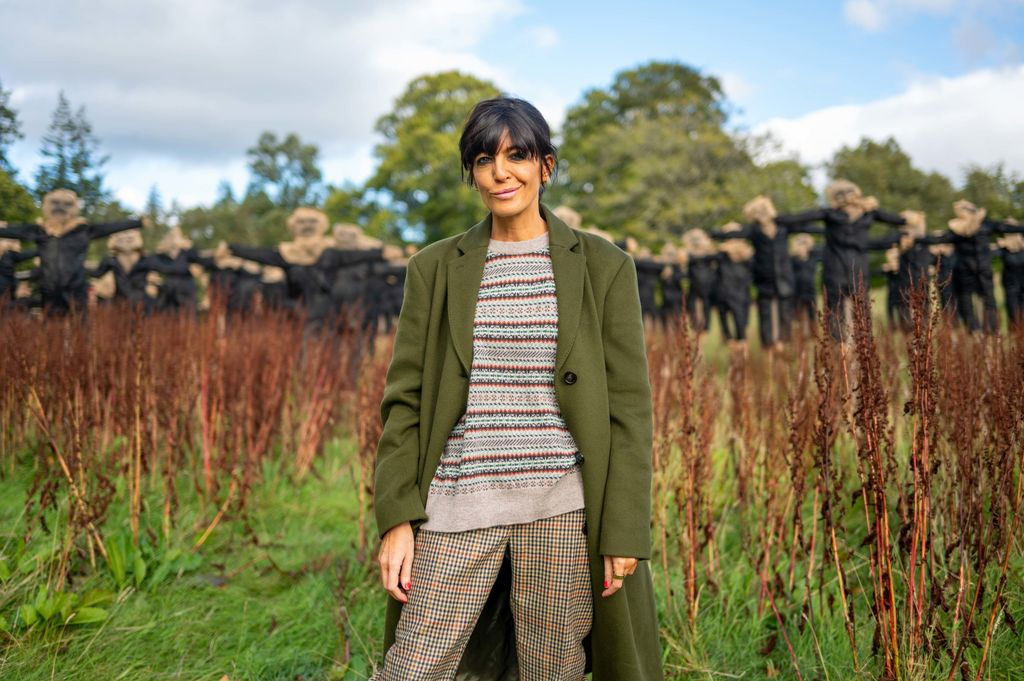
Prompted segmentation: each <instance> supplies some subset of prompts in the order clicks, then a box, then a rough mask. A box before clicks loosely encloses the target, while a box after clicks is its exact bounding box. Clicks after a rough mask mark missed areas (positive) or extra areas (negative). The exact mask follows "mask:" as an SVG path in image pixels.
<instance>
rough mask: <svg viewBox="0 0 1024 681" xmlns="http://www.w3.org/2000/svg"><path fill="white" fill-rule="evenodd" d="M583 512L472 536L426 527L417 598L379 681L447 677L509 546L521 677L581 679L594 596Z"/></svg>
mask: <svg viewBox="0 0 1024 681" xmlns="http://www.w3.org/2000/svg"><path fill="white" fill-rule="evenodd" d="M584 528H585V525H584V510H583V509H582V508H581V509H578V510H575V511H570V512H568V513H563V514H561V515H556V516H552V517H550V518H542V519H540V520H534V521H532V522H529V523H521V524H518V525H502V526H497V527H487V528H482V529H478V530H467V531H464V532H433V531H430V530H419V532H418V534H417V536H416V543H415V549H414V553H413V561H412V589H411V590H410V591H409V593H408V597H409V602H408V603H406V604H405V605H404V606H403V607H402V615H401V617H400V618H399V620H398V628H397V629H396V631H395V643H394V645H392V646H391V648H390V649H389V650H388V652H387V655H386V656H385V658H384V666H383V667H382V668H381V669H380V670H379V672H378V673H377V674H375V675H374V676H372V677H371V681H448V680H450V679H453V678H455V674H456V671H457V669H458V666H459V661H460V660H461V659H462V654H463V651H464V650H465V648H466V643H467V642H468V640H469V637H470V634H471V633H472V631H473V627H474V626H475V625H476V622H477V618H478V617H479V615H480V612H481V610H482V609H483V606H484V602H485V601H486V600H487V596H488V594H489V593H490V591H491V586H492V585H493V584H494V581H495V577H496V576H497V574H498V570H499V568H500V567H501V563H502V559H503V558H504V556H505V552H506V550H507V551H508V552H509V554H510V558H511V565H512V590H511V597H510V604H511V608H512V615H513V619H514V621H515V631H516V637H515V638H516V653H517V655H518V658H519V678H520V680H521V681H581V679H583V670H584V664H585V654H584V651H583V646H582V640H583V639H584V637H586V635H587V634H588V633H589V632H590V627H591V623H592V618H593V600H592V599H593V596H592V593H591V585H590V581H591V579H590V567H589V563H588V561H587V542H586V535H585V534H584V531H585V529H584Z"/></svg>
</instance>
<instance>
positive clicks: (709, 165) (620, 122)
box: [551, 62, 809, 245]
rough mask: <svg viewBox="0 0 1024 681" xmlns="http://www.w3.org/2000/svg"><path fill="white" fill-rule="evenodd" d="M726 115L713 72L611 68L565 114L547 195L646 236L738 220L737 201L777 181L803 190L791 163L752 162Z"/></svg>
mask: <svg viewBox="0 0 1024 681" xmlns="http://www.w3.org/2000/svg"><path fill="white" fill-rule="evenodd" d="M728 113H729V105H728V103H727V102H726V100H725V95H724V93H723V92H722V87H721V84H720V83H719V81H718V79H717V78H714V77H713V76H707V75H704V74H701V73H700V72H699V71H697V70H695V69H693V68H691V67H689V66H686V65H684V64H679V63H675V62H652V63H649V64H646V65H643V66H640V67H637V68H635V69H630V70H626V71H623V72H621V73H618V74H617V75H616V76H615V77H614V79H613V81H612V84H611V85H610V86H609V87H608V88H607V89H593V90H590V91H588V92H586V93H585V94H584V96H583V101H582V102H581V103H579V104H577V105H576V106H574V107H572V108H571V109H570V110H569V112H568V114H567V115H566V120H565V124H564V127H563V129H562V145H561V147H562V148H561V152H560V156H561V160H560V163H559V168H558V175H557V176H556V182H555V184H554V189H553V195H554V197H553V198H552V199H551V202H552V203H557V202H559V201H562V202H565V203H567V204H568V205H570V206H572V207H573V208H575V209H577V210H578V211H580V213H582V214H583V218H584V221H585V222H587V223H591V222H593V223H596V224H597V225H598V226H600V227H602V228H604V229H608V230H611V231H612V232H613V233H616V234H620V233H623V232H624V233H626V234H630V235H632V236H635V237H637V238H639V239H641V240H644V241H649V242H656V241H661V240H663V239H665V238H668V237H671V236H673V235H678V234H680V233H682V232H683V231H685V230H686V229H689V228H691V227H704V228H709V227H714V226H716V225H720V224H721V223H722V222H724V221H725V220H728V219H736V218H739V217H740V211H741V209H742V207H743V203H744V202H745V201H746V200H748V199H750V198H752V197H753V196H754V195H755V194H758V193H762V192H771V191H772V190H773V189H779V188H781V187H782V186H784V185H785V183H786V182H793V183H795V187H796V188H797V191H798V192H800V193H806V191H808V190H809V183H808V180H807V177H806V170H805V169H803V168H802V167H801V166H800V165H799V164H797V163H795V162H792V161H790V162H785V163H784V164H782V165H776V164H769V165H768V166H764V167H759V166H757V165H756V164H755V162H754V160H753V157H752V154H751V151H750V149H748V147H750V146H751V145H752V142H751V140H747V139H744V138H742V137H740V136H737V135H732V134H730V133H729V132H728V131H727V130H726V128H725V125H726V122H727V119H728ZM786 196H787V197H788V196H789V194H787V195H786ZM652 245H653V244H652Z"/></svg>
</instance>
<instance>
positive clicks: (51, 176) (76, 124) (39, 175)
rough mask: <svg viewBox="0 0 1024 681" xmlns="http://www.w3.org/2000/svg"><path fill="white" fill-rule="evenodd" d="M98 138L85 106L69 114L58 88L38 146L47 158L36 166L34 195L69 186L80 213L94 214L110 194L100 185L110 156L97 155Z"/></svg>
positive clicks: (89, 215) (63, 97) (87, 215)
mask: <svg viewBox="0 0 1024 681" xmlns="http://www.w3.org/2000/svg"><path fill="white" fill-rule="evenodd" d="M99 142H100V141H99V138H97V137H96V135H95V134H94V133H93V131H92V124H91V123H89V120H88V119H87V118H86V116H85V107H84V106H83V107H80V108H79V109H78V111H77V112H76V113H74V114H72V113H71V104H70V102H69V101H68V99H67V97H65V96H64V92H63V91H61V93H60V94H59V95H58V97H57V108H56V109H55V110H54V112H53V118H52V120H51V121H50V127H49V129H48V130H47V133H46V135H45V136H44V137H43V146H42V148H41V149H40V153H41V154H42V155H43V157H45V158H46V159H48V161H46V162H44V163H43V165H41V166H39V168H38V169H37V170H36V195H37V196H38V197H39V198H42V197H43V196H44V195H46V194H47V193H48V192H51V191H53V190H54V189H61V188H63V189H70V190H72V191H74V192H75V193H76V194H78V198H79V199H80V200H81V202H82V213H83V215H85V216H86V217H87V218H90V219H91V218H93V217H94V215H93V214H94V213H95V212H96V211H98V210H100V209H101V207H102V204H104V203H105V202H106V201H107V200H108V199H109V196H110V195H109V192H108V191H107V190H106V189H105V188H104V187H103V179H104V175H103V171H102V168H103V166H104V165H105V164H106V163H107V161H108V160H110V157H109V156H100V155H99Z"/></svg>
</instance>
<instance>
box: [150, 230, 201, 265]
mask: <svg viewBox="0 0 1024 681" xmlns="http://www.w3.org/2000/svg"><path fill="white" fill-rule="evenodd" d="M189 248H192V242H191V241H190V240H189V239H187V238H185V235H184V234H183V233H182V231H181V228H180V227H171V229H169V230H168V231H167V234H165V235H164V237H163V238H162V239H160V242H159V243H158V244H157V245H156V248H155V249H154V250H156V252H157V253H161V254H163V255H166V256H168V257H171V258H176V257H178V254H179V253H181V252H182V251H184V250H187V249H189Z"/></svg>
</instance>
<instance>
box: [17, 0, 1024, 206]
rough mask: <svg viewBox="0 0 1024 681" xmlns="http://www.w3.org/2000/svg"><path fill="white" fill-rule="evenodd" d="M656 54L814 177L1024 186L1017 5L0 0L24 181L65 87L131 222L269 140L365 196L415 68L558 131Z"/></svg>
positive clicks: (200, 190) (735, 123)
mask: <svg viewBox="0 0 1024 681" xmlns="http://www.w3.org/2000/svg"><path fill="white" fill-rule="evenodd" d="M654 60H659V61H669V60H671V61H679V62H682V63H685V64H687V65H690V66H692V67H695V68H698V69H700V70H701V71H702V72H704V73H706V74H709V75H713V76H716V77H718V78H719V79H720V80H721V82H722V84H723V87H724V90H725V92H726V95H727V97H728V100H729V102H730V104H731V107H732V108H731V110H732V115H731V116H730V120H729V125H730V126H731V127H733V128H735V129H736V130H738V131H743V132H755V133H764V132H770V133H771V134H772V135H774V136H775V138H776V139H777V140H778V141H779V143H780V144H779V148H778V151H777V152H776V154H777V155H779V156H786V157H797V158H799V159H800V160H801V161H802V162H804V163H806V164H809V165H811V166H814V167H815V168H818V169H819V170H818V171H816V175H815V176H816V180H817V181H819V182H820V181H823V179H824V178H823V175H822V171H821V170H820V168H821V166H822V164H823V163H824V162H825V161H826V160H827V159H829V158H830V157H831V155H832V154H833V153H834V152H835V151H836V150H837V149H838V148H840V147H841V146H843V145H851V144H856V143H857V141H858V140H859V139H860V138H861V137H864V136H867V137H871V138H875V139H882V138H885V137H888V136H893V137H895V138H896V140H897V141H898V142H899V143H900V145H901V146H902V147H903V148H904V149H905V150H906V151H907V152H908V153H909V154H910V155H911V157H912V158H913V160H914V162H915V163H916V164H917V165H918V166H919V167H921V168H923V169H925V170H937V171H940V172H942V173H944V174H946V175H948V176H950V177H951V178H952V179H954V181H957V180H959V179H960V178H961V177H962V173H963V170H964V168H965V166H966V165H967V164H979V165H983V166H992V165H994V164H997V163H1002V164H1004V165H1005V167H1006V168H1007V169H1008V170H1010V171H1012V172H1015V173H1017V174H1018V175H1024V143H1022V142H1021V139H1022V138H1024V135H1022V131H1024V0H833V1H827V0H818V1H812V0H791V1H788V2H776V3H769V2H763V0H762V1H761V2H752V1H751V2H747V1H744V2H719V3H707V2H695V1H693V0H677V1H674V2H644V1H634V2H629V3H622V2H618V3H616V2H607V1H605V0H590V1H588V2H576V1H565V2H552V1H550V0H549V1H548V2H540V1H539V0H491V1H490V2H479V0H358V1H354V0H289V1H288V2H280V1H279V0H174V1H173V2H171V1H169V0H165V1H160V2H158V1H154V0H45V1H43V2H40V0H0V84H2V87H3V89H4V90H8V91H11V93H12V96H11V103H12V106H13V107H14V108H15V109H16V110H17V111H18V112H19V117H20V119H21V121H22V130H23V132H24V133H25V139H24V140H22V141H20V142H19V143H17V144H16V145H15V147H14V148H13V149H12V153H11V157H12V161H13V162H14V164H15V166H16V167H18V168H20V169H21V177H22V179H27V178H31V176H32V174H33V172H34V170H35V167H36V166H37V165H38V164H39V163H40V162H41V157H40V156H39V146H40V142H41V138H42V136H43V134H45V131H46V127H47V125H48V124H49V121H50V118H51V115H52V112H53V109H54V108H55V106H56V103H57V96H58V92H59V91H60V90H63V91H64V92H65V94H66V96H67V97H68V98H69V100H70V102H71V104H72V106H73V107H74V108H76V109H77V108H78V107H79V106H84V107H85V109H86V114H87V117H88V119H89V120H90V121H91V123H92V125H93V129H94V131H95V133H96V134H97V135H98V136H99V138H100V140H101V148H102V151H103V152H104V153H106V154H109V155H110V160H109V162H108V164H107V165H106V171H107V185H108V187H109V188H110V189H112V190H113V192H114V194H115V196H116V197H117V198H119V199H120V200H121V201H122V202H124V203H125V204H126V205H127V206H129V207H132V208H135V209H140V208H141V207H142V206H143V204H144V202H145V199H146V196H147V194H148V193H149V191H150V188H151V187H153V186H156V187H157V188H158V191H159V193H160V195H161V196H162V198H163V199H164V201H165V202H166V203H168V204H169V203H170V201H171V200H172V199H174V200H177V201H178V202H179V204H181V205H183V206H192V205H196V204H200V203H203V204H208V203H210V202H211V201H213V199H214V197H215V196H216V194H217V189H218V185H219V184H220V183H221V181H222V180H227V181H228V182H230V183H231V184H232V185H233V187H234V188H235V189H236V191H241V190H243V189H244V187H245V185H246V183H247V179H248V171H247V168H246V158H245V150H246V149H247V148H248V147H250V146H252V145H253V144H254V143H255V142H256V139H257V138H258V137H259V135H260V133H261V132H262V131H264V130H270V131H273V132H276V133H278V134H279V135H283V134H286V133H288V132H296V133H298V135H299V136H300V137H301V138H302V139H303V140H304V141H306V142H312V143H315V144H316V145H318V146H319V148H320V150H321V161H322V167H323V169H324V175H325V180H326V181H328V182H329V183H331V184H335V185H341V184H342V183H344V182H352V183H355V184H360V183H362V182H363V181H364V180H365V179H366V178H367V177H368V176H369V175H370V174H371V173H372V172H373V169H374V168H375V159H374V156H373V147H374V145H375V144H377V143H378V142H379V141H380V138H379V137H378V136H377V135H376V133H375V132H374V122H375V121H376V120H377V118H378V117H380V116H381V115H383V114H385V113H387V112H388V111H389V110H390V109H391V107H392V105H393V103H394V101H395V99H396V98H397V97H398V96H399V95H400V94H401V93H402V91H403V90H404V88H405V87H406V85H407V84H408V83H409V82H410V81H411V80H412V79H414V78H415V77H417V76H419V75H422V74H425V73H435V72H438V71H442V70H447V69H459V70H461V71H464V72H467V73H471V74H473V75H475V76H478V77H481V78H486V79H489V80H491V81H493V82H494V83H495V84H496V85H497V86H498V87H499V88H500V89H502V90H503V91H505V92H508V93H509V94H514V95H516V96H520V97H523V98H525V99H528V100H530V101H532V102H533V103H534V104H536V105H537V106H538V108H540V110H541V111H542V112H543V113H544V115H545V116H546V117H547V119H548V120H549V122H550V123H551V124H552V126H553V127H554V128H555V129H556V130H557V128H558V127H559V126H560V124H561V122H562V120H563V119H564V116H565V112H566V111H567V110H568V109H569V108H570V107H572V106H573V105H574V104H577V103H579V102H580V101H581V100H582V98H583V96H584V93H585V92H586V91H587V90H589V89H592V88H603V87H607V86H608V85H609V84H610V83H611V82H612V79H613V77H614V75H615V74H616V73H618V72H620V71H622V70H624V69H628V68H633V67H636V66H638V65H641V64H644V63H646V62H650V61H654ZM453 162H457V160H456V157H455V156H453Z"/></svg>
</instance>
